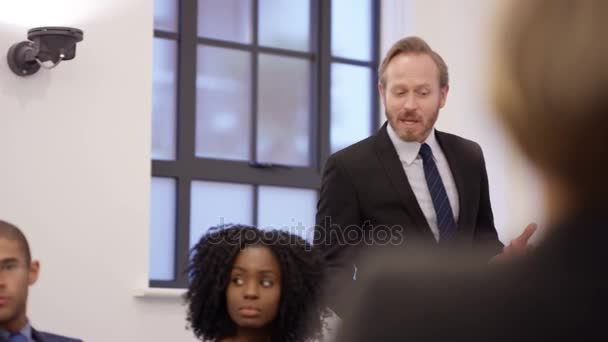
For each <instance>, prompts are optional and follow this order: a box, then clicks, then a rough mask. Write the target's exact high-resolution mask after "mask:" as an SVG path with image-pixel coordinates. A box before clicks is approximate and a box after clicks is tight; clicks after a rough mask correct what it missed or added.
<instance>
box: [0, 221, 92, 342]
mask: <svg viewBox="0 0 608 342" xmlns="http://www.w3.org/2000/svg"><path fill="white" fill-rule="evenodd" d="M39 270H40V263H39V262H38V261H32V259H31V253H30V248H29V244H28V242H27V239H26V238H25V236H24V235H23V233H22V232H21V230H19V228H17V227H15V226H14V225H12V224H10V223H8V222H5V221H1V220H0V342H78V341H80V340H75V339H71V338H67V337H62V336H58V335H53V334H49V333H45V332H41V331H37V330H35V329H34V328H33V327H32V326H31V324H30V322H29V320H28V318H27V314H26V311H27V310H26V308H27V295H28V288H29V286H31V285H33V284H34V283H35V282H36V280H37V279H38V272H39Z"/></svg>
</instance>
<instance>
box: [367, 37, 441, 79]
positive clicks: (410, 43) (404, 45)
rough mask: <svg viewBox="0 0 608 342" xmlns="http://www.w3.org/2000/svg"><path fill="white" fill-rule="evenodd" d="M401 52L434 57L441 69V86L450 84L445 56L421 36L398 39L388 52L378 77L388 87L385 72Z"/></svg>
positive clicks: (438, 67) (379, 69)
mask: <svg viewBox="0 0 608 342" xmlns="http://www.w3.org/2000/svg"><path fill="white" fill-rule="evenodd" d="M400 54H426V55H429V57H431V59H433V62H435V64H436V65H437V69H439V86H440V87H441V88H443V87H444V86H447V85H448V84H449V75H448V66H447V64H445V62H444V60H443V58H441V56H440V55H439V54H438V53H437V52H435V51H433V49H431V47H430V46H429V45H428V44H427V43H426V42H425V41H424V40H423V39H422V38H420V37H406V38H402V39H400V40H398V41H397V42H396V43H395V44H393V46H391V48H390V49H389V50H388V52H387V53H386V56H385V57H384V59H383V60H382V64H380V67H379V68H378V79H379V80H380V83H381V84H382V86H383V87H386V77H385V75H384V73H385V72H386V68H387V66H388V64H389V63H390V61H391V60H392V59H393V58H395V57H396V56H397V55H400Z"/></svg>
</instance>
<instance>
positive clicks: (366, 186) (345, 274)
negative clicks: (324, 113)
mask: <svg viewBox="0 0 608 342" xmlns="http://www.w3.org/2000/svg"><path fill="white" fill-rule="evenodd" d="M386 125H387V124H384V126H383V127H382V128H381V129H380V130H379V132H378V133H377V134H376V135H374V136H371V137H369V138H367V139H365V140H363V141H360V142H358V143H356V144H354V145H352V146H350V147H348V148H346V149H344V150H341V151H339V152H337V153H335V154H333V155H332V156H331V157H329V159H328V160H327V163H326V165H325V170H324V173H323V183H322V187H321V193H320V198H319V202H318V206H317V215H316V231H315V245H316V246H318V247H319V248H320V249H321V251H322V253H323V255H324V256H325V258H326V261H327V263H328V267H329V270H328V273H329V281H328V284H327V286H326V291H327V293H326V295H327V298H328V300H329V301H328V305H329V306H330V307H331V308H332V309H333V310H334V311H336V313H338V315H340V311H341V309H340V308H339V306H340V304H339V303H337V302H336V301H334V300H333V299H332V298H333V297H334V295H335V294H337V293H339V292H341V291H343V290H344V289H345V288H347V287H348V286H352V285H353V284H352V278H353V269H354V267H353V260H354V258H355V257H356V256H357V254H359V252H360V251H361V250H362V248H361V247H362V246H365V245H366V246H370V245H373V246H375V245H378V244H383V243H384V242H385V240H383V237H386V236H387V235H388V236H389V239H390V240H391V241H390V244H398V245H402V244H404V243H410V242H412V241H416V242H419V241H423V242H426V243H427V244H428V246H429V248H434V247H433V246H435V245H436V243H435V240H434V237H433V234H432V232H431V230H430V228H429V225H428V223H427V221H426V218H425V216H424V214H423V212H422V210H421V209H420V206H419V205H418V202H417V199H416V196H415V194H414V192H413V191H412V189H411V187H410V184H409V182H408V179H407V176H406V174H405V171H404V170H403V167H402V164H401V162H400V161H399V156H398V155H397V151H396V150H395V147H394V146H393V144H392V142H391V140H390V138H389V136H388V133H387V130H386ZM436 138H437V141H438V143H439V144H440V146H441V148H442V149H443V152H444V154H445V156H446V159H447V160H448V163H449V165H450V169H451V171H452V174H453V176H454V181H455V183H456V188H457V190H458V197H459V202H460V212H459V220H458V223H457V224H458V231H457V233H456V237H455V241H457V242H458V244H459V245H465V246H474V245H476V246H485V247H487V248H488V252H487V258H488V259H489V258H490V257H491V256H492V255H494V254H496V253H498V252H499V251H500V248H501V247H502V244H500V242H499V241H498V236H497V233H496V229H495V228H494V218H493V215H492V208H491V205H490V196H489V191H488V176H487V173H486V167H485V161H484V158H483V153H482V151H481V148H480V147H479V145H478V144H477V143H475V142H473V141H470V140H466V139H463V138H460V137H458V136H455V135H452V134H448V133H443V132H439V131H436ZM379 240H380V241H379ZM359 271H360V272H365V270H359Z"/></svg>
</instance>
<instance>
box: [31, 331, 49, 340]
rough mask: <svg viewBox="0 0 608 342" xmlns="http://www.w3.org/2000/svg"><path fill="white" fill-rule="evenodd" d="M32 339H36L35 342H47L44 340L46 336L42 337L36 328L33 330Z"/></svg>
mask: <svg viewBox="0 0 608 342" xmlns="http://www.w3.org/2000/svg"><path fill="white" fill-rule="evenodd" d="M32 337H33V338H34V341H36V342H46V339H45V338H44V336H42V334H41V333H39V332H38V331H37V330H36V329H34V328H32Z"/></svg>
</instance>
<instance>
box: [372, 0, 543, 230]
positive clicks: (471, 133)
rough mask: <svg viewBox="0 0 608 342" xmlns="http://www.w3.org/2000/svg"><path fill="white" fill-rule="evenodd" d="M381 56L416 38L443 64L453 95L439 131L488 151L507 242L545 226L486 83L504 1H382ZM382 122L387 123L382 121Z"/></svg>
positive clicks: (530, 180) (532, 180)
mask: <svg viewBox="0 0 608 342" xmlns="http://www.w3.org/2000/svg"><path fill="white" fill-rule="evenodd" d="M382 3H383V8H382V15H383V18H382V19H383V21H384V26H383V31H382V38H381V45H382V46H381V51H382V53H383V54H384V53H386V51H387V50H388V49H389V48H390V46H391V45H392V44H393V43H394V42H395V41H397V40H398V39H400V38H402V37H405V36H410V35H417V36H420V37H422V38H423V39H425V40H426V41H427V42H428V43H429V45H430V46H431V47H432V48H433V49H434V50H436V51H437V52H438V53H439V54H441V55H442V57H443V58H444V59H445V61H446V63H447V64H448V68H449V72H450V91H449V93H448V99H447V103H446V106H445V107H444V108H443V109H442V110H441V112H440V114H439V120H438V122H437V128H438V129H440V130H444V131H447V132H450V133H454V134H458V135H461V136H463V137H465V138H468V139H472V140H474V141H477V142H478V143H479V144H480V145H481V147H482V148H483V150H484V155H485V158H486V165H487V168H488V177H489V180H490V197H491V200H492V205H493V209H494V216H495V223H496V226H497V230H498V232H499V235H500V238H501V240H502V241H503V242H508V241H510V240H511V239H512V238H514V237H516V236H517V235H518V234H519V233H520V232H521V231H522V230H523V229H524V227H525V226H526V225H527V224H528V223H530V222H533V221H534V222H538V223H541V224H542V222H543V221H544V208H543V207H542V206H541V205H540V204H539V203H538V202H539V200H540V199H541V197H540V196H541V189H540V187H539V185H538V181H537V179H536V176H535V174H534V172H533V170H532V168H531V166H530V165H529V164H528V163H527V161H525V160H523V159H522V158H521V156H520V155H519V153H518V151H516V149H515V147H514V146H513V144H512V142H511V141H510V140H509V138H508V137H507V136H506V135H505V133H504V132H503V130H502V127H501V126H500V125H499V124H498V123H497V122H496V121H495V117H494V110H493V108H492V104H491V102H490V101H489V92H488V89H487V82H488V79H489V75H490V74H489V73H490V72H491V51H492V46H493V45H492V44H493V43H492V42H493V40H494V38H495V23H496V22H497V16H499V15H501V13H502V11H503V10H504V5H505V4H506V2H505V1H504V0H493V1H486V0H458V1H452V0H383V2H382ZM381 120H382V121H384V117H382V118H381Z"/></svg>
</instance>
